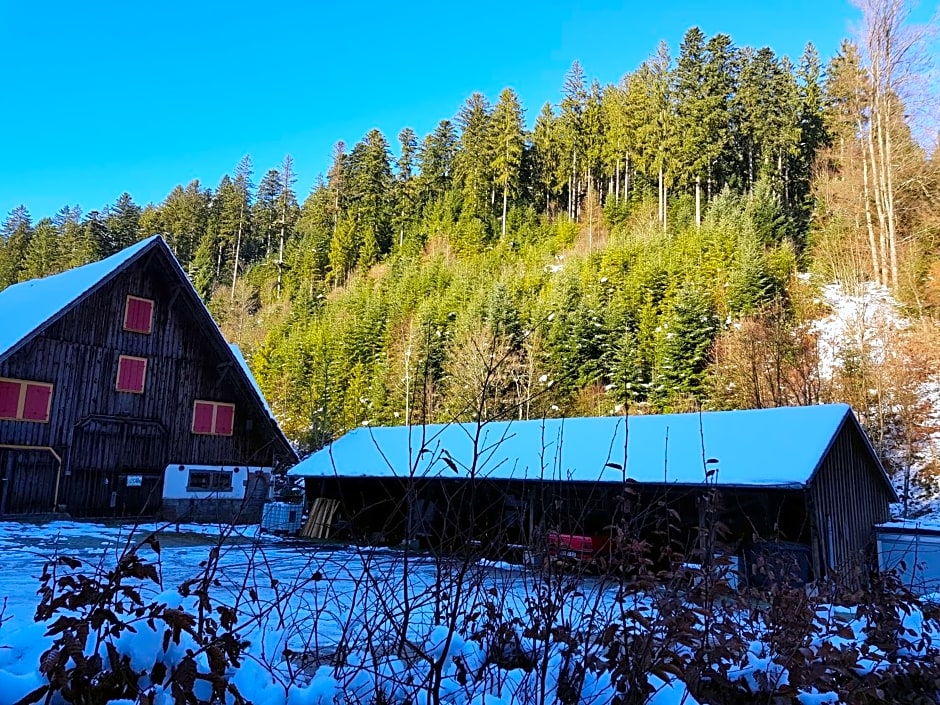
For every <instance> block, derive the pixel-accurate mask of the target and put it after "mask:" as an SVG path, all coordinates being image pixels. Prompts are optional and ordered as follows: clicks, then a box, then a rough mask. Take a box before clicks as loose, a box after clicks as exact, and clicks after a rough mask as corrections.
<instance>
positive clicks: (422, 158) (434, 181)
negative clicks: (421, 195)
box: [418, 120, 457, 199]
mask: <svg viewBox="0 0 940 705" xmlns="http://www.w3.org/2000/svg"><path fill="white" fill-rule="evenodd" d="M456 153H457V132H456V130H455V129H454V126H453V124H452V123H451V122H450V120H441V122H440V123H438V125H437V127H436V128H435V129H434V132H432V133H431V134H430V135H428V136H427V137H426V138H425V139H424V141H423V142H422V143H421V146H420V147H419V148H418V164H419V168H420V171H421V183H422V187H423V189H424V192H425V193H426V194H427V198H428V199H435V198H439V197H441V196H443V195H444V193H445V191H446V190H447V189H448V188H449V187H450V180H451V178H452V176H453V168H454V158H455V155H456Z"/></svg>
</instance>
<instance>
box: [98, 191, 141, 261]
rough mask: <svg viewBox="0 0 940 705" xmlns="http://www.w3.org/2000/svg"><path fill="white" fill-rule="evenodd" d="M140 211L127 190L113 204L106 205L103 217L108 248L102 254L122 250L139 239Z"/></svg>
mask: <svg viewBox="0 0 940 705" xmlns="http://www.w3.org/2000/svg"><path fill="white" fill-rule="evenodd" d="M141 212H142V210H141V207H140V206H138V205H137V204H136V203H134V199H133V198H131V195H130V194H129V193H127V192H124V193H122V194H121V196H120V197H119V198H118V200H117V201H116V202H115V203H114V205H113V206H109V207H108V209H107V215H106V216H105V219H104V227H105V228H106V229H107V231H108V235H109V237H108V240H107V245H108V249H103V251H102V254H103V255H105V256H106V255H108V254H113V253H114V252H118V251H120V250H123V249H124V248H125V247H130V246H131V245H133V244H134V243H135V242H137V241H138V240H140V214H141Z"/></svg>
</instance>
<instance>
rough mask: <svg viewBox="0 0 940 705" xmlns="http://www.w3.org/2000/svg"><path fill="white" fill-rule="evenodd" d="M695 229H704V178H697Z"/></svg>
mask: <svg viewBox="0 0 940 705" xmlns="http://www.w3.org/2000/svg"><path fill="white" fill-rule="evenodd" d="M695 227H696V228H699V229H701V227H702V177H701V176H698V175H696V177H695Z"/></svg>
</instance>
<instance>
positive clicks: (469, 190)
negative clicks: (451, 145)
mask: <svg viewBox="0 0 940 705" xmlns="http://www.w3.org/2000/svg"><path fill="white" fill-rule="evenodd" d="M489 123H490V106H489V103H488V101H487V100H486V98H485V97H483V94H482V93H474V94H473V95H471V96H470V97H469V98H467V101H466V102H465V103H464V104H463V106H461V108H460V112H459V113H457V124H458V125H459V126H460V142H459V146H458V149H457V153H456V155H455V156H454V178H455V180H456V182H457V185H458V187H459V188H460V191H461V194H462V195H463V207H462V217H463V218H466V219H471V218H480V219H485V218H486V216H487V214H488V213H489V212H490V201H491V199H490V193H491V188H492V186H491V179H490V171H491V169H492V164H491V162H492V159H493V157H492V154H491V152H492V145H491V144H490V142H489V141H488V140H487V134H488V132H489Z"/></svg>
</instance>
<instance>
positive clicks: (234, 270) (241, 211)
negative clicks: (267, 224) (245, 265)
mask: <svg viewBox="0 0 940 705" xmlns="http://www.w3.org/2000/svg"><path fill="white" fill-rule="evenodd" d="M244 213H245V204H244V203H242V204H241V206H239V209H238V235H237V236H236V237H235V266H234V267H232V297H231V300H232V301H234V300H235V283H236V282H237V281H238V258H239V255H240V253H241V248H242V216H243V215H244Z"/></svg>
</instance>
